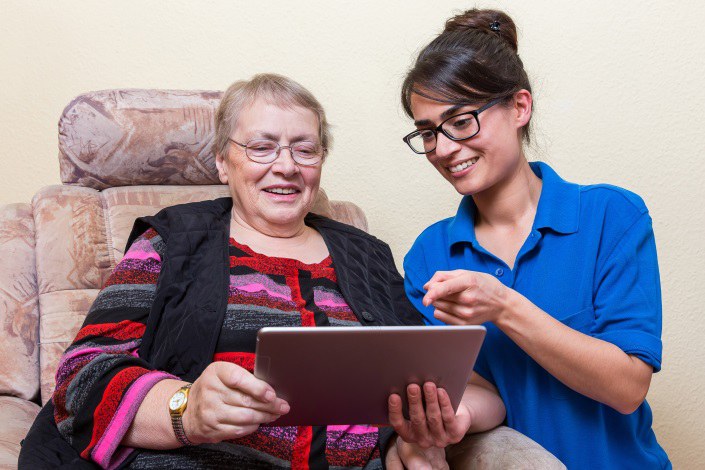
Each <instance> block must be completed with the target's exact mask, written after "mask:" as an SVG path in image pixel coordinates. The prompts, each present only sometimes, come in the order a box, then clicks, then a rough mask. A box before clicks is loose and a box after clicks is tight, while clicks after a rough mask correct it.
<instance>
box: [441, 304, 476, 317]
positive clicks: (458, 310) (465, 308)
mask: <svg viewBox="0 0 705 470" xmlns="http://www.w3.org/2000/svg"><path fill="white" fill-rule="evenodd" d="M433 306H434V307H435V308H436V309H437V310H440V311H442V312H445V313H447V314H449V315H454V316H456V317H458V318H461V319H463V320H471V319H472V318H473V315H474V314H475V312H476V311H477V306H475V305H468V304H457V303H454V302H447V301H445V300H436V301H435V302H433Z"/></svg>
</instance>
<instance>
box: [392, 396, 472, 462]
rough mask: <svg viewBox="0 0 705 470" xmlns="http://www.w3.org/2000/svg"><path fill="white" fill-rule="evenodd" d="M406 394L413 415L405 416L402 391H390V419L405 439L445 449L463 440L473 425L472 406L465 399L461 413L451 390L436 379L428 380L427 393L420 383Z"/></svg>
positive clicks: (461, 405) (424, 445)
mask: <svg viewBox="0 0 705 470" xmlns="http://www.w3.org/2000/svg"><path fill="white" fill-rule="evenodd" d="M406 395H407V398H408V402H409V418H410V419H405V418H404V415H403V414H402V401H401V397H400V396H399V395H397V394H392V395H390V397H389V402H388V405H389V423H390V424H391V425H392V426H394V430H395V431H396V432H397V434H399V437H401V438H402V439H403V440H404V441H406V442H408V443H414V444H418V445H419V446H420V447H421V448H423V449H428V448H430V447H439V448H441V449H443V448H445V447H446V446H448V445H450V444H455V443H457V442H460V440H461V439H463V437H465V434H467V432H468V430H469V429H470V425H471V424H472V417H471V414H470V410H469V409H468V407H467V406H466V405H465V404H464V403H461V404H460V406H459V407H458V411H457V413H456V412H455V411H453V405H452V404H451V402H450V397H449V396H448V393H447V392H446V391H445V390H443V389H442V388H437V387H436V384H434V383H433V382H426V383H425V384H424V386H423V396H422V391H421V387H419V386H418V385H416V384H410V385H409V386H408V387H407V388H406ZM424 402H425V403H426V406H425V409H424Z"/></svg>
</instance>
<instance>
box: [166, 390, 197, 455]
mask: <svg viewBox="0 0 705 470" xmlns="http://www.w3.org/2000/svg"><path fill="white" fill-rule="evenodd" d="M190 391H191V384H186V385H184V386H183V387H181V388H179V389H178V390H177V391H176V392H175V393H174V394H173V395H172V396H171V398H170V399H169V406H168V409H169V415H170V418H171V426H172V430H173V431H174V436H175V437H176V440H177V441H179V443H180V444H181V445H183V446H190V445H193V442H191V440H189V438H188V435H189V434H188V433H187V431H186V425H185V423H184V416H185V414H186V411H187V409H188V405H189V394H190V393H189V392H190Z"/></svg>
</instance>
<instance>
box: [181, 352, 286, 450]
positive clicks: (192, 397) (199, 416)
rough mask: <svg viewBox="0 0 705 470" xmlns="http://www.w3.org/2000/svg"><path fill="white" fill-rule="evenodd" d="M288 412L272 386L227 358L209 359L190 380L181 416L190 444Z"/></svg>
mask: <svg viewBox="0 0 705 470" xmlns="http://www.w3.org/2000/svg"><path fill="white" fill-rule="evenodd" d="M288 412H289V404H288V403H287V402H286V401H284V400H282V399H281V398H277V396H276V393H275V392H274V389H273V388H272V387H270V386H269V384H267V383H266V382H263V381H262V380H259V379H257V378H256V377H255V376H254V375H252V374H251V373H250V372H248V371H247V370H245V369H243V368H242V367H240V366H237V365H235V364H232V363H229V362H213V363H211V364H210V365H209V366H208V367H207V368H206V370H204V371H203V373H202V374H201V376H200V377H199V378H198V379H197V380H196V381H195V382H194V383H193V386H192V387H191V391H190V392H189V398H188V405H187V407H186V411H185V412H184V416H183V423H184V431H185V432H186V437H187V438H188V439H189V441H191V442H192V443H193V444H202V443H216V442H221V441H224V440H228V439H237V438H240V437H243V436H246V435H248V434H251V433H253V432H255V431H256V430H257V428H259V425H260V424H262V423H269V422H271V421H274V420H275V419H277V418H279V417H280V416H281V415H283V414H286V413H288Z"/></svg>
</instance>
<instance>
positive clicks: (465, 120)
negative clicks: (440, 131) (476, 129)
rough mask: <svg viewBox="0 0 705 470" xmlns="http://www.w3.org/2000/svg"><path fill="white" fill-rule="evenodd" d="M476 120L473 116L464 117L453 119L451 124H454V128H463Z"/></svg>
mask: <svg viewBox="0 0 705 470" xmlns="http://www.w3.org/2000/svg"><path fill="white" fill-rule="evenodd" d="M474 121H475V120H474V119H473V118H472V117H462V118H458V119H457V120H455V121H453V122H452V123H451V125H452V126H453V129H458V130H461V129H466V128H467V127H469V126H471V125H473V124H474Z"/></svg>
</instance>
